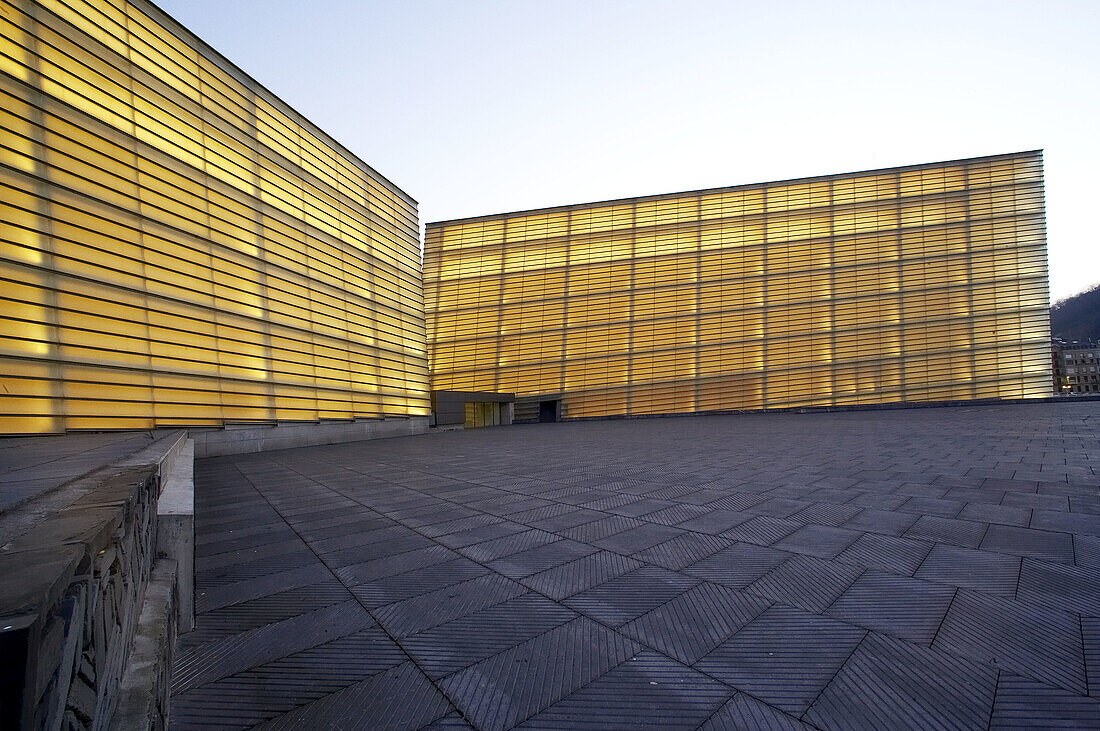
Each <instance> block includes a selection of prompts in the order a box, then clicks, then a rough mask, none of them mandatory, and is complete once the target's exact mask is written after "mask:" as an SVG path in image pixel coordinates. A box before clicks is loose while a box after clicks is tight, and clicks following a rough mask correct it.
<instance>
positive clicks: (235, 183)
mask: <svg viewBox="0 0 1100 731" xmlns="http://www.w3.org/2000/svg"><path fill="white" fill-rule="evenodd" d="M6 8H7V9H6V10H5V12H4V13H3V14H0V71H2V72H3V73H0V131H2V135H0V140H2V141H0V386H2V388H3V397H2V399H0V433H3V434H17V433H48V432H61V431H66V430H71V429H143V428H151V427H160V426H178V425H186V426H218V425H222V424H225V423H227V422H282V421H291V422H296V421H305V422H309V421H320V420H324V419H340V420H348V419H356V418H360V417H367V418H376V417H385V416H425V415H427V413H428V409H429V399H428V378H427V360H426V347H425V323H424V305H423V289H422V281H421V270H420V244H419V231H418V222H417V210H416V202H415V201H414V200H412V199H411V198H410V197H409V196H408V195H407V194H405V193H404V192H403V191H401V190H400V189H399V188H397V187H396V186H395V185H393V184H392V183H391V182H389V181H388V180H386V178H384V177H382V176H381V175H379V174H378V173H377V172H375V171H374V170H373V169H371V168H370V167H369V166H368V165H367V164H365V163H364V162H362V161H361V160H359V159H358V158H356V157H355V156H354V155H352V154H351V153H349V152H348V151H347V150H345V149H344V148H343V147H341V146H340V145H339V144H337V143H336V142H334V141H333V140H332V139H330V138H329V137H328V136H326V135H325V134H324V133H323V132H321V131H320V130H319V129H317V127H315V126H314V125H312V124H311V123H310V122H308V121H307V120H305V119H303V118H302V117H301V116H300V115H299V114H298V113H296V112H295V111H294V110H293V109H291V108H290V107H288V106H287V105H286V104H284V103H283V102H281V101H280V100H279V99H278V98H276V97H275V96H274V95H272V94H271V93H270V92H268V91H267V90H265V89H264V88H263V87H262V86H260V85H259V84H258V83H256V82H255V81H254V80H253V79H251V78H250V77H248V76H247V75H245V74H244V73H243V72H241V71H240V70H239V69H238V68H236V67H235V66H233V65H232V64H231V63H229V62H228V61H227V60H225V59H224V58H222V57H221V56H220V55H219V54H217V53H216V52H215V51H213V50H212V49H211V48H209V47H208V46H206V45H205V44H204V43H203V42H202V41H200V40H199V39H197V38H196V37H195V36H193V35H192V34H191V33H189V32H188V31H187V30H186V29H185V28H183V27H182V26H180V25H179V24H178V23H176V22H175V21H173V20H172V19H171V18H169V17H168V16H167V15H165V14H164V13H163V12H161V11H160V10H158V9H157V8H156V7H155V6H153V5H152V4H150V3H147V2H144V1H142V0H132V1H129V2H122V1H121V0H42V1H40V2H30V1H28V0H16V1H15V2H13V3H10V4H8V5H6Z"/></svg>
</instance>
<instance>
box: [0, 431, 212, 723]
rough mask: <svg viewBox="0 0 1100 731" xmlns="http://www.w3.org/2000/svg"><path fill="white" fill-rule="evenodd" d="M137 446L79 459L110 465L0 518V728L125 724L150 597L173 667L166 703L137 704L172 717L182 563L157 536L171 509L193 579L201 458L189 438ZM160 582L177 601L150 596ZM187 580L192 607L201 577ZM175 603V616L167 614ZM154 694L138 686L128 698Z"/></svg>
mask: <svg viewBox="0 0 1100 731" xmlns="http://www.w3.org/2000/svg"><path fill="white" fill-rule="evenodd" d="M58 439H60V440H64V437H59V438H58ZM129 444H130V445H131V446H132V447H133V449H131V450H129V453H128V454H125V455H119V453H118V451H119V450H117V449H116V450H115V451H114V452H113V453H112V454H111V455H110V456H109V457H107V458H106V459H104V458H103V456H104V455H102V454H100V453H98V452H94V453H92V454H90V455H89V456H87V457H84V456H83V455H81V454H79V450H75V451H74V454H75V455H76V458H78V459H80V460H82V461H83V462H84V463H85V464H86V466H91V465H92V464H93V463H95V462H97V461H99V460H101V459H102V461H99V464H100V465H101V466H100V467H99V468H98V469H95V468H93V469H92V471H90V472H87V473H85V474H83V475H81V476H80V477H78V478H77V479H73V480H70V481H68V482H66V483H65V484H63V485H60V486H59V487H57V488H55V489H51V490H49V491H46V492H43V493H41V494H39V495H38V496H36V497H35V498H34V499H32V500H29V501H27V502H24V503H21V504H19V505H17V506H15V507H13V508H10V509H9V510H7V511H5V512H4V513H2V514H0V659H2V662H0V727H3V728H9V727H12V728H20V727H21V728H62V727H63V728H66V729H103V728H108V727H114V724H113V723H112V719H113V717H114V713H115V710H116V708H117V707H118V706H117V703H118V702H119V698H120V689H121V688H122V681H123V678H124V677H125V675H126V674H127V673H128V672H129V671H128V667H129V666H130V664H131V660H130V658H129V652H130V649H131V647H132V646H133V645H134V640H133V638H134V633H135V631H137V629H138V627H139V625H140V623H141V622H142V621H143V620H142V617H145V605H146V603H147V599H148V600H149V601H152V602H153V603H154V604H153V605H151V606H153V608H152V609H150V610H149V611H151V612H153V615H152V616H151V617H150V618H148V622H146V624H147V625H149V622H153V621H157V622H161V625H163V626H162V627H160V628H152V627H151V625H149V626H147V631H146V633H145V634H146V636H147V638H149V642H160V643H162V645H161V646H160V647H158V648H146V649H147V650H148V651H149V652H154V651H155V652H157V653H160V655H161V656H162V657H163V658H165V659H163V660H157V661H156V662H155V663H154V665H155V664H156V663H161V665H163V671H161V670H158V673H162V674H163V675H164V678H165V680H164V681H163V683H162V684H163V686H164V687H163V688H162V687H161V685H156V684H154V686H155V689H156V690H155V692H156V693H159V696H151V697H150V698H149V699H145V700H142V701H140V703H139V701H138V700H137V699H136V698H131V701H130V702H131V704H132V705H133V704H138V705H141V704H144V706H143V707H146V708H150V707H152V708H156V709H158V710H157V713H158V714H160V717H162V718H166V717H167V716H166V711H167V705H166V704H167V699H168V692H169V691H168V686H167V680H166V678H167V673H168V671H169V669H170V668H169V663H170V661H171V653H172V649H173V648H172V647H171V646H170V643H171V642H174V638H175V632H176V627H177V623H178V621H179V619H180V617H179V614H178V611H179V610H178V608H177V607H178V602H177V599H176V596H177V590H176V588H175V582H176V580H177V573H178V571H179V569H180V564H179V563H178V562H177V561H175V560H173V559H170V558H164V557H161V558H160V559H159V561H158V559H157V556H158V553H159V552H158V546H159V545H160V542H159V540H158V533H159V532H160V524H161V522H162V517H161V512H162V507H163V512H164V513H166V514H167V515H166V517H165V518H164V520H165V521H167V522H169V523H170V524H171V523H173V522H175V523H176V525H175V528H174V530H173V531H172V532H174V533H175V534H176V535H175V536H173V537H174V540H173V541H170V543H172V544H173V547H172V548H171V550H172V551H174V552H178V553H179V554H180V555H181V558H182V559H183V560H184V565H185V566H186V570H187V571H188V572H193V566H194V558H193V551H194V538H193V530H194V523H193V520H194V518H193V512H194V511H193V509H192V508H190V504H191V503H192V502H193V497H192V487H191V483H192V472H191V469H192V468H191V465H192V463H193V456H192V454H191V450H190V449H189V448H188V444H187V439H186V432H184V431H182V430H176V431H171V432H153V433H145V434H143V435H142V438H141V439H140V440H135V441H131V442H129ZM165 488H167V498H165V496H164V491H165ZM177 517H178V520H177ZM180 546H182V548H181V547H180ZM160 564H163V567H161V568H158V569H156V571H154V566H159V565H160ZM165 572H167V573H165ZM153 573H155V574H156V576H157V577H160V578H161V579H163V580H164V581H167V582H169V584H170V586H169V587H168V588H167V591H169V593H170V595H171V596H170V599H165V597H164V596H163V594H164V591H165V590H166V589H164V587H161V588H158V589H155V590H154V591H153V593H152V594H149V595H148V596H147V586H148V585H149V581H150V576H151V574H153ZM182 581H183V585H184V587H185V589H186V591H187V592H188V596H189V598H193V596H194V592H193V575H190V573H189V575H188V576H186V577H183V578H182ZM158 592H159V594H158ZM158 597H159V598H158ZM157 601H159V602H160V604H157V603H156V602H157ZM164 606H166V607H168V609H169V610H170V611H171V616H170V617H167V618H163V617H161V614H163V612H162V611H161V610H160V609H156V607H162V608H163V607H164ZM189 618H190V615H188V620H189ZM143 642H144V640H143ZM166 642H167V643H169V644H164V643H166ZM146 654H148V653H146ZM142 662H144V661H142ZM145 664H146V665H148V664H149V663H145ZM157 667H160V666H159V665H158V666H157ZM158 682H159V681H158ZM154 686H150V685H149V684H148V683H146V682H145V681H144V680H142V681H140V682H138V681H136V680H135V681H133V682H132V683H131V686H130V690H129V691H128V692H129V693H130V694H131V695H133V694H137V693H139V691H141V689H142V688H145V689H146V690H148V688H149V687H154ZM150 704H152V705H151V706H150ZM159 709H163V712H162V711H161V710H159ZM149 718H152V716H149ZM135 727H136V726H135ZM141 727H142V728H148V727H149V726H148V725H145V724H142V725H141Z"/></svg>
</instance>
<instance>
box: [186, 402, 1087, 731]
mask: <svg viewBox="0 0 1100 731" xmlns="http://www.w3.org/2000/svg"><path fill="white" fill-rule="evenodd" d="M1098 487H1100V402H1083V403H1074V402H1068V403H1064V404H1033V405H1009V406H975V407H960V408H937V409H911V410H896V411H868V412H849V413H832V414H829V413H812V414H796V413H785V414H749V415H737V416H705V417H689V418H667V419H639V420H621V421H592V422H580V423H565V424H537V425H528V426H513V427H497V428H492V429H482V430H475V431H466V432H461V431H459V432H442V433H432V434H427V435H422V436H415V437H404V438H397V439H387V440H379V441H374V442H360V443H354V444H342V445H333V446H326V447H311V448H305V449H297V450H286V451H281V452H270V453H265V454H254V455H244V456H236V457H220V458H212V459H205V460H200V461H198V462H197V463H196V524H197V531H198V535H197V566H196V568H197V577H196V580H197V610H198V621H197V624H196V629H195V630H194V631H193V632H191V633H189V634H187V635H184V636H182V637H181V643H180V649H179V652H178V655H177V663H176V670H175V675H174V679H173V698H172V719H173V725H174V727H176V728H200V727H216V728H239V727H248V726H252V725H259V726H261V727H262V728H340V729H347V728H364V729H378V728H399V729H418V728H440V729H442V728H470V727H473V728H477V729H508V728H513V727H521V728H554V729H563V728H592V729H610V728H630V729H633V728H662V729H664V728H684V729H739V728H791V729H795V728H822V729H831V728H868V729H882V728H964V729H970V728H973V729H988V728H1007V727H1028V728H1035V727H1060V728H1065V727H1085V728H1096V727H1098V726H1100V489H1098Z"/></svg>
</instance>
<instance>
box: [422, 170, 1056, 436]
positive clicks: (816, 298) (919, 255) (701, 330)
mask: <svg viewBox="0 0 1100 731" xmlns="http://www.w3.org/2000/svg"><path fill="white" fill-rule="evenodd" d="M424 276H425V296H426V303H427V313H428V340H429V356H430V361H431V363H432V388H436V389H455V390H464V391H506V392H515V394H516V396H517V397H519V398H523V397H525V396H527V397H533V396H538V395H555V396H556V394H562V408H563V416H564V417H566V418H569V417H589V416H609V415H622V414H653V413H681V412H695V411H713V410H730V409H761V408H780V407H794V406H826V405H842V404H873V403H890V402H911V401H942V400H954V399H976V398H986V397H1002V398H1025V397H1032V396H1045V395H1047V394H1048V393H1049V391H1050V386H1049V384H1050V354H1049V350H1050V328H1049V322H1048V309H1047V308H1048V304H1049V302H1048V293H1047V268H1046V242H1045V219H1044V207H1043V169H1042V154H1041V152H1038V151H1034V152H1023V153H1018V154H1011V155H1001V156H995V157H983V158H974V159H969V160H958V161H953V162H947V163H935V164H929V165H917V166H911V167H901V168H894V169H888V170H875V171H869V172H860V173H852V174H844V175H834V176H825V177H818V178H808V179H802V180H791V181H783V182H777V183H765V184H759V185H746V186H737V187H732V188H722V189H715V190H703V191H694V192H689V193H675V194H671V195H661V196H651V197H644V198H634V199H628V200H617V201H608V202H603V203H591V204H584V205H576V206H567V207H560V208H548V209H543V210H535V211H524V212H519V213H508V214H502V215H494V216H484V217H479V218H470V219H463V220H457V221H447V222H442V223H433V224H428V226H427V236H426V240H425V261H424Z"/></svg>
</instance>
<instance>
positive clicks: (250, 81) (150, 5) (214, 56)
mask: <svg viewBox="0 0 1100 731" xmlns="http://www.w3.org/2000/svg"><path fill="white" fill-rule="evenodd" d="M127 2H129V3H131V4H132V5H135V6H136V7H137V8H138V9H139V10H141V11H142V12H144V13H145V14H146V15H148V16H149V17H151V18H153V19H154V20H156V21H157V22H158V23H160V24H161V25H162V26H163V27H164V28H165V30H167V31H168V32H169V33H171V34H172V35H174V36H176V37H177V38H179V39H180V40H181V41H183V42H185V43H187V44H189V45H191V46H192V47H193V48H195V49H196V50H198V51H199V52H200V53H202V54H203V55H204V56H206V57H207V58H209V59H210V60H212V61H214V62H215V63H217V64H218V65H219V66H221V67H222V70H223V71H225V72H226V73H228V74H229V75H230V76H234V77H236V78H237V80H238V81H240V82H241V83H243V84H244V85H245V86H249V87H252V88H253V89H254V90H255V91H257V92H260V93H262V94H263V95H265V96H267V97H268V100H269V101H271V102H273V103H274V104H275V106H276V107H279V108H280V110H281V111H282V112H283V113H284V114H286V115H287V116H288V117H290V118H291V119H292V120H294V121H296V122H298V123H299V124H301V125H302V126H303V127H305V128H307V129H308V130H309V131H310V132H312V133H314V134H315V135H317V137H318V138H320V139H321V140H322V141H324V142H325V143H326V144H328V145H329V146H331V147H332V148H333V149H334V150H336V151H338V152H340V153H341V154H343V155H344V156H345V157H347V158H348V159H349V160H351V161H352V162H353V163H355V165H356V166H357V167H360V168H362V169H363V170H364V172H367V173H369V174H370V175H372V176H374V177H375V178H377V179H378V181H379V182H381V183H383V184H385V185H386V186H387V187H388V188H390V189H391V190H392V191H393V192H394V193H396V194H398V195H400V196H401V197H402V198H404V199H405V200H406V202H408V203H410V204H412V206H413V207H414V208H417V207H418V202H417V200H416V199H415V198H413V197H412V196H411V195H409V194H408V193H406V192H405V191H404V190H403V189H402V188H400V187H399V186H398V185H397V183H395V182H393V181H392V180H390V179H389V178H387V177H386V176H385V175H383V174H382V173H380V172H378V171H377V170H376V169H374V168H373V167H371V166H370V165H369V164H367V162H366V161H364V160H363V159H362V158H361V157H359V156H358V155H356V154H355V153H354V152H352V151H351V150H349V149H348V148H346V147H344V145H343V144H341V143H340V142H338V141H337V140H336V139H335V138H333V137H332V136H331V135H330V134H329V133H327V132H325V131H324V130H323V129H321V128H320V127H318V126H317V124H316V123H314V122H312V121H311V120H310V119H309V118H308V117H306V116H305V115H304V114H302V113H301V112H299V111H298V110H297V109H295V108H294V107H292V106H291V105H290V104H287V103H286V102H285V101H284V100H283V99H282V98H281V97H279V96H278V95H277V94H275V93H273V92H272V91H271V90H270V89H268V88H267V87H266V86H264V85H263V84H261V83H260V82H259V81H257V80H256V79H255V78H254V77H253V76H251V75H249V74H248V73H247V72H246V71H244V69H242V68H241V67H240V66H238V65H237V64H235V63H233V62H232V61H230V60H229V59H228V58H226V57H225V56H224V55H223V54H221V53H220V52H219V51H218V50H217V49H216V48H214V47H213V46H211V45H210V44H209V43H207V42H206V41H204V40H203V39H202V38H199V36H198V35H196V34H195V33H194V32H193V31H191V30H190V29H189V28H187V26H185V25H184V24H183V23H181V22H180V21H178V20H176V19H175V18H174V17H172V15H170V14H169V13H168V12H167V11H166V10H164V9H163V8H161V7H160V6H159V5H157V4H156V3H154V2H152V0H127Z"/></svg>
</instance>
